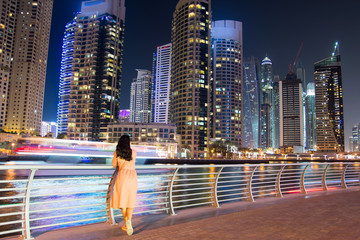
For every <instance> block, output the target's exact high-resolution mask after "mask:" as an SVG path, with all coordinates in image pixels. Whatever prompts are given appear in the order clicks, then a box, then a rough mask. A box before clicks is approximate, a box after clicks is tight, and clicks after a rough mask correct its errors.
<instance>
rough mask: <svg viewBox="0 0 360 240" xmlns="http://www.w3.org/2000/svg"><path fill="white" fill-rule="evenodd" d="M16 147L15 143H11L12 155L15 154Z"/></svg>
mask: <svg viewBox="0 0 360 240" xmlns="http://www.w3.org/2000/svg"><path fill="white" fill-rule="evenodd" d="M14 147H15V143H11V154H13V153H14Z"/></svg>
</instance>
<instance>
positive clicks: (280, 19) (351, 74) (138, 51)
mask: <svg viewBox="0 0 360 240" xmlns="http://www.w3.org/2000/svg"><path fill="white" fill-rule="evenodd" d="M177 2H178V0H155V1H149V0H145V1H144V0H127V1H126V2H125V5H126V19H125V25H126V27H125V49H124V55H123V75H122V87H121V103H120V105H121V108H129V105H130V83H131V81H132V79H133V78H134V77H136V71H135V69H137V68H141V69H149V70H151V68H152V54H153V52H154V51H155V50H156V47H157V46H160V45H163V44H166V43H169V42H170V39H171V20H172V14H173V11H174V9H175V6H176V4H177ZM80 8H81V0H54V9H53V17H52V27H51V34H50V46H49V57H48V68H47V78H46V87H45V101H44V113H43V120H44V121H56V110H57V101H58V98H57V94H58V84H59V73H60V61H61V45H62V37H63V32H64V29H65V24H66V23H67V22H68V21H70V20H71V19H72V18H73V17H74V14H75V13H76V12H78V11H80ZM359 9H360V2H359V1H353V0H343V1H335V0H327V1H323V0H316V1H315V0H312V1H308V0H303V1H265V0H251V1H240V0H212V17H213V20H237V21H242V22H243V41H244V42H243V44H244V46H243V49H244V57H249V56H255V57H257V58H258V59H259V60H262V59H263V58H264V57H265V54H267V55H268V56H269V58H270V59H271V60H272V63H273V71H274V74H275V75H280V77H281V78H284V77H285V76H286V74H287V72H288V65H289V64H290V63H292V62H293V61H294V58H295V57H296V54H297V52H298V49H299V46H300V44H301V42H303V43H304V46H303V49H302V52H301V54H300V57H299V59H300V61H301V62H302V64H303V65H304V67H305V68H306V72H307V75H306V77H307V80H311V81H313V78H314V76H313V71H314V67H313V63H314V62H317V61H319V60H322V59H324V58H327V57H329V56H330V55H331V53H332V51H333V48H334V43H335V42H336V41H339V44H340V54H341V57H342V79H343V93H344V120H345V142H346V145H347V146H348V143H349V136H350V135H351V127H352V126H353V125H354V124H356V123H359V122H360V110H359V107H358V104H359V103H360V94H359V90H360V77H359V74H357V72H356V71H357V70H358V69H359V60H358V58H359V54H360V19H359V18H358V11H359Z"/></svg>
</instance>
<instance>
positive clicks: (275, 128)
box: [271, 75, 280, 148]
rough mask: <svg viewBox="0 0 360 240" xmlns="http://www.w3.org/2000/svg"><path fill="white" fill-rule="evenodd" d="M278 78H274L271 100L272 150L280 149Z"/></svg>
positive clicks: (276, 76)
mask: <svg viewBox="0 0 360 240" xmlns="http://www.w3.org/2000/svg"><path fill="white" fill-rule="evenodd" d="M279 81H280V76H279V75H275V76H274V82H273V98H272V109H271V111H272V118H273V119H272V121H271V123H272V125H271V143H272V147H273V148H279V147H280V92H279V91H280V89H279Z"/></svg>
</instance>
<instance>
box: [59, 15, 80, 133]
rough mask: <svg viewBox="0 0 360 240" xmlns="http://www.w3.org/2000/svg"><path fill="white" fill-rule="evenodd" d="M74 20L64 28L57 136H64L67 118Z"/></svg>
mask: <svg viewBox="0 0 360 240" xmlns="http://www.w3.org/2000/svg"><path fill="white" fill-rule="evenodd" d="M75 28H76V20H75V19H74V20H72V21H70V22H69V23H68V24H66V26H65V32H64V38H63V45H62V53H61V68H60V84H59V95H58V96H59V103H58V109H57V126H58V127H57V131H58V134H61V133H63V134H66V133H67V128H68V118H69V99H70V85H71V79H72V67H73V54H74V40H75Z"/></svg>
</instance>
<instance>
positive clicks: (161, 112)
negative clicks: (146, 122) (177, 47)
mask: <svg viewBox="0 0 360 240" xmlns="http://www.w3.org/2000/svg"><path fill="white" fill-rule="evenodd" d="M153 66H154V67H153V84H152V97H151V98H152V111H151V113H152V122H156V123H166V124H167V123H169V102H170V70H171V43H169V44H165V45H162V46H159V47H157V50H156V53H154V63H153Z"/></svg>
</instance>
